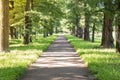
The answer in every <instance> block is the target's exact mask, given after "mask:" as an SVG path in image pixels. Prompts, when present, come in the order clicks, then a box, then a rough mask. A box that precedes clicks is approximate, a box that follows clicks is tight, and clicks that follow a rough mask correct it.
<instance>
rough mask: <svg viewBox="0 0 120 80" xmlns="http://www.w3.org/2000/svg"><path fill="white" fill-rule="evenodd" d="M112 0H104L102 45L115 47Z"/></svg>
mask: <svg viewBox="0 0 120 80" xmlns="http://www.w3.org/2000/svg"><path fill="white" fill-rule="evenodd" d="M112 5H113V3H112V0H111V1H109V0H105V1H104V6H105V8H104V19H103V21H104V22H103V31H102V41H101V46H102V47H104V48H113V46H114V44H113V42H114V39H113V35H112V32H113V27H112V25H113V24H112V23H113V14H112V12H113V11H112V9H113V8H112Z"/></svg>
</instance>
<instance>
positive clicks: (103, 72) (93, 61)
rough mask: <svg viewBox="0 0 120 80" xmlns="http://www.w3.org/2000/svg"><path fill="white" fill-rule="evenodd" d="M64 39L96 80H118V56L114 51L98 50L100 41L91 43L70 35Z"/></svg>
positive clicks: (119, 58) (119, 59) (119, 79)
mask: <svg viewBox="0 0 120 80" xmlns="http://www.w3.org/2000/svg"><path fill="white" fill-rule="evenodd" d="M66 37H67V39H68V41H69V42H70V43H71V44H72V45H73V46H74V48H75V49H76V51H77V52H78V54H79V55H80V57H81V58H82V59H83V60H84V61H85V62H86V63H87V65H88V68H89V70H90V72H92V73H93V74H94V75H95V76H96V79H97V80H120V54H118V53H116V52H115V49H101V48H99V45H100V41H96V42H95V43H92V42H87V41H84V40H82V39H79V38H76V37H73V36H71V35H66Z"/></svg>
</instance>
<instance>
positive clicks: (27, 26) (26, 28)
mask: <svg viewBox="0 0 120 80" xmlns="http://www.w3.org/2000/svg"><path fill="white" fill-rule="evenodd" d="M30 2H31V0H26V6H25V11H29V10H30ZM30 28H31V20H30V17H29V16H28V15H27V14H26V15H25V26H24V34H23V44H29V42H30Z"/></svg>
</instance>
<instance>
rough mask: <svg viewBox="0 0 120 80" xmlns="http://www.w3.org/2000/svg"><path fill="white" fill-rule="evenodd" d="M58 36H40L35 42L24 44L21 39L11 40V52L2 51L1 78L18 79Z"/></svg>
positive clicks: (0, 56) (0, 54)
mask: <svg viewBox="0 0 120 80" xmlns="http://www.w3.org/2000/svg"><path fill="white" fill-rule="evenodd" d="M55 38H56V36H51V37H47V38H42V37H41V36H38V37H37V38H36V39H34V41H33V43H31V44H29V45H27V46H24V45H23V44H21V40H11V41H10V49H11V50H12V51H11V52H10V53H0V80H17V79H18V78H19V77H20V76H21V75H22V74H23V73H24V72H25V69H26V68H28V66H29V65H30V64H31V63H32V62H34V61H35V60H36V59H37V58H38V57H39V56H40V55H41V53H42V51H44V50H46V48H47V47H48V46H49V45H50V43H52V42H53V41H54V39H55Z"/></svg>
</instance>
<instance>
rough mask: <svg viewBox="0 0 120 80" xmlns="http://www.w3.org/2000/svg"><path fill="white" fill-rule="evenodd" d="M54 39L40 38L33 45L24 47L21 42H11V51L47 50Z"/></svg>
mask: <svg viewBox="0 0 120 80" xmlns="http://www.w3.org/2000/svg"><path fill="white" fill-rule="evenodd" d="M53 40H54V39H52V38H40V39H36V40H33V42H32V43H30V44H28V45H23V44H22V41H21V40H11V41H10V49H11V50H46V49H47V48H48V46H49V45H50V44H51V43H52V42H53Z"/></svg>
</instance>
